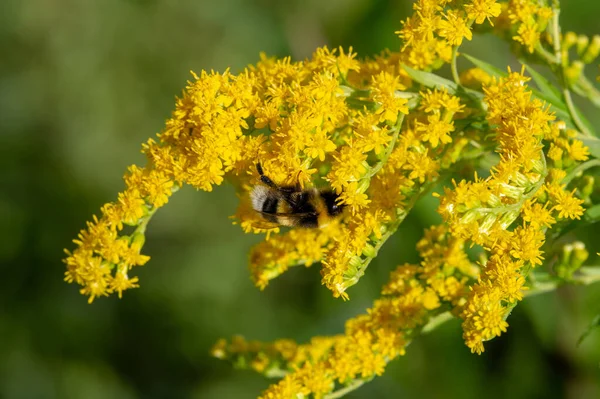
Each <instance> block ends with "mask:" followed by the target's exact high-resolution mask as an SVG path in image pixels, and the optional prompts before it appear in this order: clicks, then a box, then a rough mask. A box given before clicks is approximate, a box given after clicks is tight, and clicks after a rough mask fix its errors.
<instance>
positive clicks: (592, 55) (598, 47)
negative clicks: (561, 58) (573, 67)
mask: <svg viewBox="0 0 600 399" xmlns="http://www.w3.org/2000/svg"><path fill="white" fill-rule="evenodd" d="M599 54H600V35H594V37H593V38H592V42H591V43H590V45H589V46H588V48H587V49H586V51H585V53H584V54H583V56H582V57H581V61H583V62H584V63H585V64H591V63H592V62H594V60H595V59H596V58H597V57H598V55H599Z"/></svg>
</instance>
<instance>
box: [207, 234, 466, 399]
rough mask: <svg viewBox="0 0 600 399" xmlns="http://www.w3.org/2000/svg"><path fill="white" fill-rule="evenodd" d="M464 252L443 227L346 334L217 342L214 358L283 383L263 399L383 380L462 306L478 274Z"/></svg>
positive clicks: (316, 393) (421, 245)
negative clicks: (421, 336) (436, 322)
mask: <svg viewBox="0 0 600 399" xmlns="http://www.w3.org/2000/svg"><path fill="white" fill-rule="evenodd" d="M463 246H464V242H463V241H462V240H460V239H455V238H452V237H450V235H449V234H447V231H446V228H445V227H444V226H437V227H434V228H431V229H430V230H428V231H427V232H426V234H425V237H424V238H423V239H422V240H421V241H420V242H419V243H418V249H419V252H420V254H421V257H422V258H423V261H422V263H421V264H420V265H418V264H405V265H402V266H399V267H398V268H397V269H396V270H395V271H393V272H392V273H391V275H390V280H389V282H388V283H387V284H386V285H385V286H384V287H383V289H382V292H381V294H382V296H381V298H380V299H378V300H376V301H375V302H374V304H373V306H372V307H371V308H370V309H369V310H367V313H366V314H363V315H360V316H357V317H355V318H353V319H350V320H348V321H347V323H346V329H345V333H344V334H341V335H335V336H331V337H316V338H313V339H312V340H311V342H310V343H309V344H305V345H297V344H296V343H295V342H294V341H291V340H279V341H275V342H273V343H270V344H269V343H262V342H257V341H250V342H248V341H246V340H245V339H244V338H242V337H235V338H233V339H232V340H231V342H227V341H225V340H220V341H219V342H217V344H215V346H214V347H213V349H212V354H213V355H214V356H216V357H218V358H221V359H228V360H230V361H232V362H234V363H235V364H238V365H243V366H246V367H250V368H252V369H253V370H255V371H257V372H260V373H264V374H265V375H268V376H280V375H285V377H284V378H283V379H282V380H281V381H280V382H279V383H278V384H276V385H273V386H271V387H270V388H269V389H268V390H267V391H265V392H264V393H263V394H262V396H261V398H265V399H267V398H269V399H270V398H288V397H293V396H294V395H295V394H302V395H305V396H307V395H313V396H314V397H315V398H322V397H324V396H325V395H326V394H328V393H330V392H332V391H334V390H335V389H336V388H339V387H344V386H346V385H348V384H351V383H353V382H354V383H356V382H357V381H358V383H361V381H365V380H369V379H371V378H373V377H374V376H377V375H381V374H382V373H383V372H384V370H385V367H386V365H387V363H388V362H390V361H391V360H393V359H394V358H396V357H397V356H401V355H404V354H405V347H406V346H407V345H408V344H409V343H410V341H411V340H412V338H413V337H414V336H416V334H417V333H418V332H419V331H420V330H421V329H422V328H423V327H424V326H425V325H426V324H427V323H428V322H429V321H430V320H431V319H432V318H433V317H434V316H436V315H438V314H440V313H441V312H443V311H444V310H446V309H450V308H452V307H455V306H459V305H460V304H461V303H462V302H463V301H464V299H463V298H464V296H465V295H466V291H467V286H466V283H467V281H468V280H469V278H472V277H473V276H474V275H475V274H474V273H476V272H477V269H476V268H475V266H474V265H472V264H471V262H470V261H469V260H468V258H467V255H466V253H465V252H464V250H463Z"/></svg>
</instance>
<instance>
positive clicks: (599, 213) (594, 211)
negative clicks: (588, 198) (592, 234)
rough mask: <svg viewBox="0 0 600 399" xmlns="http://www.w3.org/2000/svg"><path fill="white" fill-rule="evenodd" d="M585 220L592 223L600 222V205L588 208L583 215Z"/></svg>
mask: <svg viewBox="0 0 600 399" xmlns="http://www.w3.org/2000/svg"><path fill="white" fill-rule="evenodd" d="M583 219H584V220H585V221H586V222H590V223H594V222H597V221H600V205H594V206H592V207H591V208H588V209H587V210H586V211H585V213H584V214H583Z"/></svg>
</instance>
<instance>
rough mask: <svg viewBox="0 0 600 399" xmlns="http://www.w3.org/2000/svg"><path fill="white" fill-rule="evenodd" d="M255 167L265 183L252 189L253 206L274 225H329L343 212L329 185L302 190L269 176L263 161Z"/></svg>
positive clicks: (313, 226) (299, 187) (314, 226)
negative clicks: (274, 180) (263, 167)
mask: <svg viewBox="0 0 600 399" xmlns="http://www.w3.org/2000/svg"><path fill="white" fill-rule="evenodd" d="M256 170H257V171H258V174H259V175H260V181H261V182H262V183H263V184H260V185H257V186H255V187H254V188H253V189H252V192H251V193H250V199H251V201H252V208H254V210H255V211H256V212H258V213H259V214H260V215H261V216H262V218H263V219H264V220H265V221H267V222H269V223H272V224H273V225H280V226H291V227H308V228H317V227H319V228H320V227H325V226H327V225H328V224H329V223H330V222H331V221H332V220H333V219H334V218H336V217H337V216H339V215H341V213H342V211H343V210H344V206H343V205H342V204H339V203H338V198H339V196H338V195H337V194H336V193H335V192H333V191H332V190H330V189H322V190H319V189H316V188H312V189H308V190H303V189H302V188H301V186H300V184H299V183H297V184H296V185H295V186H278V185H277V184H275V182H273V180H271V179H270V178H269V177H268V176H266V175H265V174H264V172H263V169H262V166H261V164H260V163H257V164H256Z"/></svg>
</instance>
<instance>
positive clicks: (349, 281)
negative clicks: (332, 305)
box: [343, 179, 437, 291]
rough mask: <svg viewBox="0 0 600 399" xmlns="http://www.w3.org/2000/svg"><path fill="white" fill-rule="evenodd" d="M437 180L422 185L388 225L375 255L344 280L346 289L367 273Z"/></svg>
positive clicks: (374, 252) (375, 249) (378, 242)
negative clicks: (370, 265)
mask: <svg viewBox="0 0 600 399" xmlns="http://www.w3.org/2000/svg"><path fill="white" fill-rule="evenodd" d="M436 182H437V179H434V180H433V181H432V182H431V183H429V184H427V185H425V186H423V187H421V189H420V190H419V192H418V193H416V194H415V195H414V196H413V197H412V199H411V201H410V203H409V204H408V205H407V206H406V207H405V208H404V209H402V212H401V213H400V214H399V215H398V216H397V218H396V220H395V221H394V222H392V223H391V224H390V225H389V226H388V230H387V231H386V232H385V234H383V235H382V236H381V239H379V240H378V241H377V244H376V245H375V248H374V251H373V255H372V256H369V257H367V258H366V259H364V260H363V261H362V264H361V266H360V269H359V270H358V271H357V272H356V274H355V275H354V276H352V277H351V278H349V279H347V280H344V282H343V287H344V291H345V290H346V289H348V288H349V287H352V286H353V285H354V284H356V283H358V280H360V278H361V277H362V276H364V275H365V271H366V270H367V268H368V267H369V264H370V263H371V261H372V260H373V259H375V258H376V257H377V254H378V253H379V250H380V249H381V247H383V244H385V243H386V241H387V240H388V239H389V238H390V237H391V236H393V235H394V233H396V230H398V227H400V225H401V224H402V222H403V221H404V219H405V218H406V217H407V216H408V213H409V211H410V210H411V209H412V208H413V207H414V205H415V203H416V202H417V201H418V200H419V199H420V198H421V197H422V196H423V195H424V194H425V193H426V192H428V191H429V190H430V189H431V188H432V187H433V185H434V184H435V183H436Z"/></svg>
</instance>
